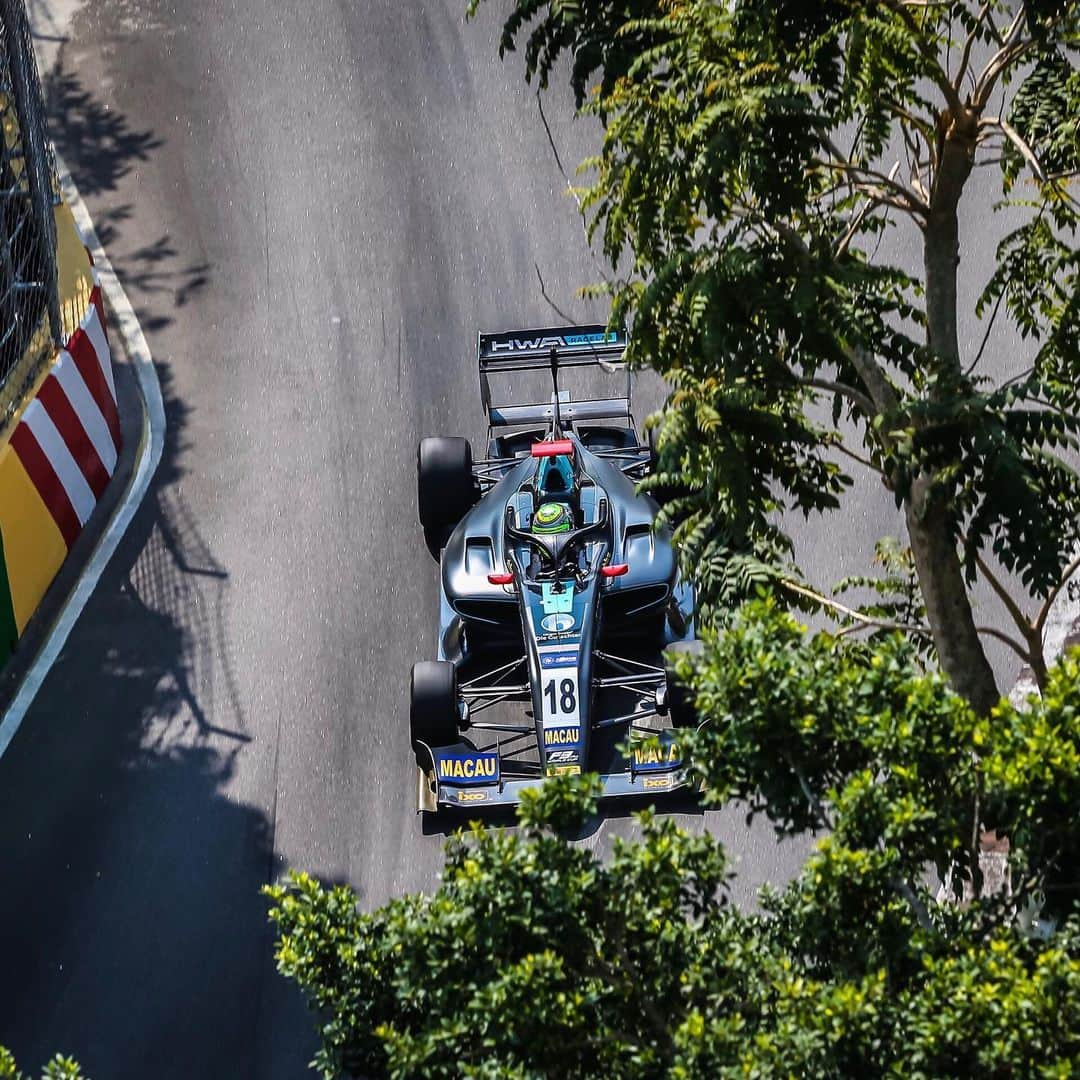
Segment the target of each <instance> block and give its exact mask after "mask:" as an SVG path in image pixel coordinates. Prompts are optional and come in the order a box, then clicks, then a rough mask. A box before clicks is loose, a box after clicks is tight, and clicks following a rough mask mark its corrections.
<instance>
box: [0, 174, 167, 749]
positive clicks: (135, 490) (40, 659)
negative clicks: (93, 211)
mask: <svg viewBox="0 0 1080 1080" xmlns="http://www.w3.org/2000/svg"><path fill="white" fill-rule="evenodd" d="M56 167H57V171H58V172H59V174H60V186H61V189H62V190H63V193H64V198H65V199H66V200H67V203H68V206H70V207H71V210H72V213H73V214H74V215H75V224H76V225H77V226H78V229H79V233H80V234H81V236H82V240H83V243H84V244H85V245H86V246H87V247H88V248H89V249H90V253H91V254H92V255H93V257H94V267H95V269H96V270H97V272H98V277H99V279H100V281H101V291H102V292H103V293H104V295H105V298H106V300H107V301H108V304H109V306H110V307H111V308H112V311H113V316H114V318H115V320H116V324H117V326H118V328H119V330H120V335H121V337H122V338H123V339H124V347H125V349H126V350H127V354H128V359H129V360H130V362H131V366H132V368H133V369H134V371H135V378H136V380H137V382H138V386H139V391H140V393H141V394H142V398H143V406H144V409H145V412H144V416H143V427H142V431H141V433H140V436H139V447H138V450H137V451H136V453H137V460H136V463H135V470H134V472H133V473H132V477H131V481H130V483H129V484H128V489H127V491H126V492H125V493H124V495H123V498H122V499H121V500H120V503H119V505H118V506H117V507H116V509H115V511H114V512H113V516H112V520H111V521H110V522H109V524H108V525H107V526H106V528H105V531H104V532H103V533H102V535H101V537H100V538H99V540H98V542H97V546H96V547H95V548H94V551H93V553H92V554H91V556H90V559H89V561H88V562H87V564H86V566H85V568H84V569H83V572H82V575H81V576H80V577H79V580H78V581H77V582H76V583H75V587H74V588H73V589H72V590H71V594H70V595H69V596H68V598H67V600H65V601H64V605H63V607H62V608H61V609H60V613H59V614H58V615H57V617H56V620H55V621H54V622H53V624H52V626H51V627H50V628H49V631H48V633H47V634H46V636H45V641H44V643H43V644H42V646H41V649H40V651H39V652H38V655H37V657H36V658H35V660H34V663H33V664H32V665H31V667H30V670H29V671H27V673H26V675H25V676H24V677H23V680H22V684H21V685H20V686H19V689H18V692H17V693H16V695H15V698H14V699H13V700H12V702H11V704H10V705H9V706H8V709H7V712H5V713H4V715H3V719H2V720H0V757H2V756H3V754H4V752H5V751H6V750H7V748H8V746H9V745H10V744H11V740H12V739H13V738H14V737H15V733H16V732H17V731H18V730H19V726H20V725H21V724H22V721H23V717H24V716H25V715H26V711H27V709H29V708H30V705H31V703H32V702H33V700H34V698H35V696H36V695H37V692H38V690H39V689H40V688H41V684H42V683H43V682H44V681H45V676H46V675H48V673H49V670H50V669H51V668H52V666H53V664H54V663H55V662H56V658H57V656H59V655H60V650H61V649H62V648H63V647H64V643H65V642H66V641H67V639H68V635H69V634H70V633H71V630H72V627H73V626H74V625H75V622H76V620H77V619H78V617H79V615H80V613H81V612H82V610H83V608H84V607H86V603H87V601H88V600H89V599H90V597H91V595H92V594H93V592H94V589H95V588H96V587H97V583H98V581H99V580H100V579H101V575H102V573H103V572H104V570H105V567H106V566H107V565H108V563H109V560H110V559H111V558H112V556H113V553H114V552H115V551H116V549H117V547H118V546H119V544H120V541H121V539H122V538H123V536H124V533H125V532H127V529H128V526H129V525H130V524H131V520H132V518H133V517H134V516H135V512H136V510H138V508H139V504H140V503H141V502H142V500H143V497H144V496H145V495H146V492H147V490H148V489H149V487H150V479H151V477H152V476H153V475H154V471H155V470H156V469H157V467H158V462H160V461H161V451H162V449H163V447H164V445H165V406H164V403H163V402H162V399H161V384H160V383H159V382H158V377H157V373H156V372H155V371H154V361H153V358H152V357H151V355H150V346H149V345H147V343H146V338H145V337H144V336H143V332H142V329H141V327H140V326H139V320H138V319H137V318H136V316H135V312H134V310H133V309H132V307H131V303H130V302H129V300H128V298H127V294H126V293H125V292H124V289H123V286H121V284H120V282H119V281H118V280H117V277H116V273H115V271H114V270H113V268H112V263H110V262H109V257H108V256H107V255H106V254H105V251H104V249H103V248H102V246H101V241H100V240H99V239H98V236H97V233H96V232H95V231H94V223H93V221H92V220H91V219H90V212H89V211H88V210H87V209H86V204H85V203H84V202H83V200H82V197H81V196H80V195H79V192H78V189H77V188H76V187H75V182H74V181H73V180H72V179H71V173H69V172H68V169H67V166H66V165H65V164H64V161H63V159H62V158H61V157H60V155H59V154H57V155H56Z"/></svg>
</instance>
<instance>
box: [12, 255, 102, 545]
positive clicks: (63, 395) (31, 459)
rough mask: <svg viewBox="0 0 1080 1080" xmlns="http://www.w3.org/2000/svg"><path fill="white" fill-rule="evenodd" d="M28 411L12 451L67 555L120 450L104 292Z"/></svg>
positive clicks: (94, 297)
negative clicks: (58, 533) (64, 545)
mask: <svg viewBox="0 0 1080 1080" xmlns="http://www.w3.org/2000/svg"><path fill="white" fill-rule="evenodd" d="M94 280H95V284H94V289H93V291H92V292H91V294H90V304H89V306H88V307H87V310H86V314H85V315H84V316H83V319H82V323H81V324H80V326H79V328H78V329H77V330H76V331H75V333H74V334H72V336H71V338H70V339H69V341H68V343H67V347H66V348H64V349H62V350H61V351H60V354H59V356H58V357H57V360H56V362H55V364H54V366H53V369H52V371H51V372H50V373H49V375H48V376H47V377H46V378H45V380H44V382H43V383H42V384H41V386H40V388H39V389H38V393H37V396H36V397H35V398H34V400H33V401H32V402H30V404H29V405H28V406H27V407H26V410H25V412H24V413H23V415H22V418H21V419H20V421H19V423H18V425H17V426H16V428H15V430H14V431H13V432H12V434H11V447H12V449H13V450H14V451H15V453H16V454H17V455H18V457H19V460H20V462H21V463H22V466H23V468H24V469H25V470H26V473H27V475H28V476H29V477H30V480H31V482H32V483H33V485H34V487H35V488H36V489H37V492H38V494H39V495H40V496H41V500H42V502H43V503H44V504H45V506H46V507H47V508H48V511H49V513H50V515H51V516H52V518H53V520H54V521H55V522H56V525H57V528H58V529H59V530H60V534H61V535H62V536H63V538H64V543H65V544H66V545H67V547H68V548H69V549H70V547H71V545H72V544H74V542H75V541H76V539H77V538H78V536H79V534H80V533H81V532H82V529H83V526H84V525H85V524H86V522H87V521H88V520H89V518H90V515H91V514H92V513H93V512H94V507H95V506H96V505H97V501H98V499H100V498H101V496H102V493H103V492H104V491H105V487H106V485H107V484H108V482H109V478H110V477H111V476H112V474H113V471H114V470H115V468H116V462H117V458H118V456H119V452H120V446H121V434H120V414H119V412H118V411H117V407H116V384H115V382H114V381H113V371H112V356H111V353H110V350H109V337H108V332H107V331H106V329H105V316H104V310H103V308H102V302H101V287H100V285H99V284H98V283H97V275H96V273H95V275H94Z"/></svg>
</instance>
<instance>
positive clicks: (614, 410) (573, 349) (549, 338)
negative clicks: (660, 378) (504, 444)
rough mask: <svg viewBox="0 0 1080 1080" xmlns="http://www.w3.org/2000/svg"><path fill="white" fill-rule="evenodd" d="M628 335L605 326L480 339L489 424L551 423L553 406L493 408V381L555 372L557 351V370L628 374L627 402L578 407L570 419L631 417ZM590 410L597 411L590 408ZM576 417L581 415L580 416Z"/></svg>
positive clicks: (571, 410) (479, 361)
mask: <svg viewBox="0 0 1080 1080" xmlns="http://www.w3.org/2000/svg"><path fill="white" fill-rule="evenodd" d="M626 344H627V337H626V331H625V330H609V329H608V328H607V327H606V326H604V325H602V324H594V325H590V326H554V327H544V328H542V329H539V330H507V331H504V332H503V333H499V334H480V335H479V338H478V341H477V347H476V358H477V365H478V367H479V373H480V400H481V403H482V404H483V407H484V412H485V413H486V414H487V417H488V422H489V423H490V424H492V425H493V426H496V427H507V426H513V425H516V424H523V423H534V422H537V421H546V420H548V419H550V417H551V416H552V414H553V412H554V408H553V404H552V402H550V401H545V402H541V403H538V404H534V405H510V404H506V405H494V406H493V405H492V403H491V385H490V382H489V378H488V377H489V376H490V375H493V374H500V373H507V372H515V371H546V370H549V369H550V367H551V358H552V350H554V355H555V365H556V367H557V368H580V367H592V366H593V365H597V366H602V367H603V368H604V369H605V370H610V369H611V368H612V367H614V369H615V370H616V371H619V370H622V369H625V370H626V394H625V397H618V398H605V399H603V400H602V401H596V402H584V401H582V402H576V403H574V404H575V406H576V408H575V407H573V406H572V407H570V408H568V409H567V410H566V411H565V412H564V417H565V418H566V419H568V420H570V419H579V420H581V419H590V420H591V419H607V418H611V419H615V418H619V419H622V418H629V416H630V370H629V368H626V367H625V364H624V362H623V353H624V352H625V351H626ZM589 406H592V407H591V408H589ZM575 413H577V415H576V416H575Z"/></svg>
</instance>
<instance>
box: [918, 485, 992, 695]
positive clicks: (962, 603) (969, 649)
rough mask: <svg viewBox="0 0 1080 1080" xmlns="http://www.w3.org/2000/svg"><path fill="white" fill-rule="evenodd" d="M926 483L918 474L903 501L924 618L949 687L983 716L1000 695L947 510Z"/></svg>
mask: <svg viewBox="0 0 1080 1080" xmlns="http://www.w3.org/2000/svg"><path fill="white" fill-rule="evenodd" d="M930 483H931V478H930V477H929V476H928V475H927V474H925V473H923V474H922V475H920V476H919V477H917V478H916V480H915V482H914V483H913V484H912V485H911V493H910V495H909V497H908V499H907V500H906V502H905V504H904V510H905V515H906V518H907V528H908V539H909V540H910V542H911V553H912V555H913V556H914V558H915V569H916V571H917V572H918V575H919V585H920V587H921V589H922V594H923V602H924V603H925V604H926V618H927V621H928V622H929V623H930V629H931V630H932V631H933V632H934V645H935V646H936V647H937V654H938V659H939V660H940V661H941V667H942V670H943V671H944V672H945V674H946V675H948V677H949V682H951V683H952V685H953V689H954V690H955V691H956V692H957V693H958V694H960V696H961V697H963V698H966V699H967V700H968V701H969V702H970V703H971V705H972V707H973V708H974V709H975V710H976V711H977V712H980V713H982V714H984V715H985V714H986V713H988V712H989V711H990V710H991V709H992V708H993V707H994V706H995V705H996V704H997V703H998V699H999V698H1000V696H1001V695H1000V694H999V693H998V688H997V682H996V681H995V679H994V672H993V670H992V669H991V667H990V664H989V662H988V661H987V659H986V653H985V652H984V651H983V647H982V641H981V640H980V638H979V635H978V632H977V631H976V629H975V619H974V616H973V615H972V613H971V604H970V602H969V601H968V594H967V586H966V584H965V582H964V572H963V568H962V567H961V566H960V556H959V555H958V554H957V552H956V541H955V540H954V539H953V537H952V535H951V531H950V529H949V521H948V517H947V516H946V511H945V509H944V508H943V507H941V506H940V505H936V504H935V502H934V501H933V500H931V499H929V498H928V488H929V486H930Z"/></svg>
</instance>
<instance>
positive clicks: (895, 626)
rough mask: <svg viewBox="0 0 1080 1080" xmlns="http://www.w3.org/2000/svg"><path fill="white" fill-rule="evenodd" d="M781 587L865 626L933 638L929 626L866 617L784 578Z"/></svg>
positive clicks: (781, 580)
mask: <svg viewBox="0 0 1080 1080" xmlns="http://www.w3.org/2000/svg"><path fill="white" fill-rule="evenodd" d="M780 585H781V587H782V588H784V589H787V590H788V592H793V593H797V594H798V595H799V596H805V597H807V598H808V599H810V600H815V601H817V602H818V603H819V604H821V605H822V606H823V607H827V608H832V610H833V611H838V612H839V613H840V614H841V615H846V616H847V617H848V618H849V619H855V620H856V622H860V623H862V624H863V625H864V626H873V627H875V628H877V629H878V630H899V631H901V632H902V633H905V634H918V635H920V636H921V637H933V631H931V629H930V627H929V626H911V625H909V624H907V623H900V622H894V621H893V620H891V619H875V618H873V617H872V616H870V615H864V614H863V613H862V612H861V611H856V610H855V609H854V608H849V607H848V606H847V605H846V604H841V603H838V602H837V601H836V600H830V599H829V597H827V596H822V595H821V593H819V592H815V591H814V590H813V589H809V588H807V587H806V586H805V585H799V584H797V583H796V582H794V581H788V580H786V579H784V578H781V579H780Z"/></svg>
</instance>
